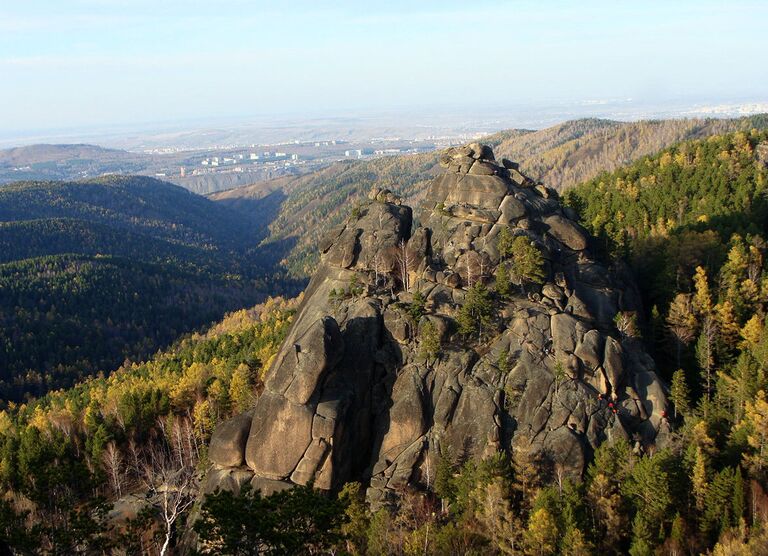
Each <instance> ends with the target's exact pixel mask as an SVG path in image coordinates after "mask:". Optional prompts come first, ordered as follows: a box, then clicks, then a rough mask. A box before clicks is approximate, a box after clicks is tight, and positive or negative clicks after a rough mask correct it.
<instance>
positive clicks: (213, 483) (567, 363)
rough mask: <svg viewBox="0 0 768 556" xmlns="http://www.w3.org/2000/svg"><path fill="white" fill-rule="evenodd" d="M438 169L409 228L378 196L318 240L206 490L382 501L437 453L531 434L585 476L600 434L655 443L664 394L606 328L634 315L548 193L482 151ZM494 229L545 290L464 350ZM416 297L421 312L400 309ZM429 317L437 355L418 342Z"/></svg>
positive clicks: (217, 438)
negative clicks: (465, 312)
mask: <svg viewBox="0 0 768 556" xmlns="http://www.w3.org/2000/svg"><path fill="white" fill-rule="evenodd" d="M441 164H442V165H443V167H444V168H445V170H446V171H445V172H444V173H443V174H442V175H440V176H438V177H437V178H436V179H435V180H434V182H433V184H432V186H431V188H430V190H429V193H428V195H427V198H426V200H425V202H424V204H423V206H422V208H421V211H420V215H419V216H420V218H419V219H420V222H421V225H420V226H419V227H416V228H415V229H412V227H413V216H412V212H411V209H410V208H409V207H406V206H404V205H402V203H401V202H400V200H399V199H398V198H397V197H396V196H395V195H394V194H392V193H391V192H390V191H386V190H383V191H382V190H374V191H372V192H371V195H370V196H369V199H368V201H367V202H366V203H365V204H364V205H363V206H362V207H361V208H360V209H359V210H356V211H354V212H353V215H352V216H351V217H350V218H349V219H348V220H347V222H345V223H344V224H343V225H342V226H340V227H339V228H337V229H335V230H333V231H332V232H331V233H330V234H329V235H328V237H326V238H325V239H323V240H322V241H321V242H320V243H319V248H320V250H321V252H322V262H321V265H320V267H319V269H318V271H317V273H316V274H315V276H314V277H313V278H312V280H311V282H310V284H309V286H308V288H307V291H306V293H305V298H304V301H303V304H302V306H301V307H300V308H299V310H298V312H297V315H296V317H295V321H294V324H293V326H292V328H291V331H290V332H289V335H288V337H287V338H286V340H285V341H284V343H283V345H282V346H281V349H280V352H279V353H278V355H277V357H276V358H275V361H274V363H273V365H272V368H271V369H270V370H269V378H268V380H267V381H266V385H265V391H264V393H263V394H262V395H261V396H260V397H259V398H258V400H257V401H256V404H255V406H254V408H253V410H252V412H250V413H249V414H245V415H243V416H239V417H236V418H235V419H233V420H231V421H229V422H226V423H224V424H222V425H221V426H220V427H219V428H218V429H217V430H216V432H215V433H214V437H213V440H212V442H211V449H210V459H211V461H212V462H213V466H212V469H211V471H210V472H209V474H208V478H207V482H206V486H205V489H206V490H212V489H214V488H216V487H217V486H218V487H221V488H230V489H238V488H240V486H241V485H242V484H243V483H244V482H245V481H251V482H252V484H253V485H254V486H255V487H256V488H259V489H262V490H263V491H267V492H273V491H275V490H279V489H281V488H287V487H289V486H290V485H292V484H306V483H308V482H310V481H312V482H313V483H314V485H315V486H316V487H319V488H322V489H336V488H339V487H340V486H341V485H342V484H343V483H344V482H347V481H350V480H359V481H362V482H364V483H365V484H367V485H368V497H369V499H370V500H371V501H372V502H373V503H375V504H378V503H385V502H388V501H392V500H395V499H396V493H397V492H398V489H400V488H402V487H404V486H406V485H418V484H424V483H425V482H426V481H427V477H428V466H429V465H430V462H432V465H434V461H435V459H434V458H435V457H436V455H437V454H438V453H440V452H441V451H443V452H450V453H452V454H454V455H456V456H458V457H483V456H485V455H488V454H491V453H494V452H497V451H503V450H511V449H514V446H515V444H516V443H517V442H520V441H522V440H523V439H525V442H526V443H530V444H531V445H532V446H533V447H534V449H536V450H538V451H540V452H541V453H542V454H543V456H544V459H545V460H546V461H549V462H550V463H552V464H553V465H559V466H560V467H561V468H562V469H565V470H566V471H567V472H569V473H571V474H573V475H577V476H578V475H580V474H581V473H582V472H583V471H584V469H585V466H586V464H587V463H588V461H589V459H590V457H591V455H592V453H593V451H594V449H595V448H596V447H597V446H598V445H599V444H600V443H601V442H604V441H605V440H607V439H611V438H619V437H622V438H631V439H632V440H633V441H634V442H635V443H636V445H637V447H638V448H639V449H642V447H643V446H648V445H651V444H654V443H659V442H663V440H664V437H665V433H666V431H667V427H668V425H667V423H666V418H665V416H666V403H667V402H666V398H665V389H664V387H663V385H662V384H661V383H660V381H659V380H658V378H657V377H656V374H655V371H654V365H653V361H652V360H651V359H650V358H649V357H648V355H647V354H646V353H645V352H644V351H643V348H642V346H641V345H640V343H639V342H638V341H637V340H635V339H633V338H624V337H622V336H621V335H620V334H619V332H618V331H617V329H616V328H615V326H614V318H615V316H616V315H617V313H619V312H626V311H629V312H631V311H635V310H637V308H638V307H637V296H636V294H635V293H634V288H633V286H632V283H631V281H630V280H629V279H627V277H626V274H625V272H623V271H622V270H621V269H612V268H608V267H606V266H605V265H604V264H602V263H600V262H599V261H597V260H596V259H595V258H594V257H593V256H592V255H591V252H590V249H589V237H588V235H587V234H586V232H585V231H584V230H583V229H582V228H581V227H580V226H579V225H578V224H577V223H576V222H575V221H574V220H573V219H572V216H573V214H572V213H571V212H570V211H566V210H564V209H563V208H562V206H561V205H560V203H559V200H558V197H557V194H556V193H555V192H554V191H553V190H551V189H548V188H546V187H544V186H543V185H541V184H536V183H534V182H533V181H532V180H531V179H529V178H528V177H526V176H524V175H523V174H521V173H520V172H519V170H518V167H517V165H516V164H515V163H513V162H511V161H508V160H503V161H502V163H501V164H497V163H496V162H495V160H494V156H493V152H492V151H491V149H490V148H488V147H487V146H483V145H478V144H472V145H469V146H466V147H461V148H455V149H449V150H448V151H446V152H445V153H444V154H443V155H442V157H441ZM504 228H508V229H509V230H510V231H511V234H512V235H513V236H524V237H525V238H526V239H527V240H529V242H530V243H531V244H532V245H534V246H536V247H537V248H538V249H539V250H540V252H541V253H542V255H543V257H544V267H545V268H544V271H545V274H546V280H545V283H543V284H540V285H531V284H528V285H527V286H526V285H524V284H521V283H519V282H517V287H516V293H515V294H513V295H512V296H511V297H509V298H508V299H506V300H503V301H502V300H500V299H497V301H496V320H495V324H494V327H493V328H492V330H491V331H490V333H489V334H488V335H487V336H486V338H484V339H483V341H482V342H481V343H478V342H477V341H472V342H467V341H466V340H465V339H463V338H460V337H459V336H458V334H457V333H456V326H455V320H454V319H455V317H456V314H457V311H458V310H459V308H460V307H461V306H462V304H463V303H464V297H465V294H466V291H467V289H468V288H469V286H470V285H471V284H473V283H478V282H484V283H487V284H488V285H489V286H491V287H492V286H493V282H494V278H493V277H494V275H495V272H496V269H497V268H498V266H499V265H500V264H503V262H502V261H501V257H500V253H499V241H498V238H499V234H500V233H501V230H502V229H504ZM523 286H525V287H523ZM417 291H418V292H420V294H421V297H422V298H423V299H425V300H426V302H425V308H424V314H423V315H421V316H419V315H415V316H414V314H413V311H410V310H409V309H410V308H411V307H412V304H413V301H414V297H413V296H414V293H415V292H417ZM417 317H418V318H417ZM428 325H431V326H429V330H430V331H435V333H436V335H437V336H438V337H439V338H440V341H441V347H440V350H439V354H437V355H435V354H434V353H431V354H430V353H426V352H425V350H424V349H422V344H423V342H424V341H425V338H424V336H425V332H424V330H425V329H426V328H427V327H428ZM501 361H504V362H505V363H504V364H503V365H502V364H501V363H500V362H501Z"/></svg>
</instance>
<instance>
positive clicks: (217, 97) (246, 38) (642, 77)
mask: <svg viewBox="0 0 768 556" xmlns="http://www.w3.org/2000/svg"><path fill="white" fill-rule="evenodd" d="M766 28H768V2H765V1H764V0H763V1H740V0H731V1H728V2H712V1H707V0H696V1H687V0H676V1H674V2H670V1H664V2H654V1H649V0H644V1H643V2H623V1H618V0H612V1H605V2H598V1H589V0H581V1H578V2H577V1H570V2H565V1H554V0H545V1H542V0H539V1H530V2H529V1H506V2H500V1H496V2H494V1H483V0H473V1H471V2H467V1H466V0H465V1H460V2H453V1H449V0H441V1H437V2H433V1H430V0H418V1H397V0H395V1H387V2H360V1H359V0H358V1H356V2H324V1H321V0H315V1H306V2H290V1H281V2H259V1H254V0H248V1H246V0H229V1H226V2H223V1H221V2H220V1H212V0H207V1H203V0H24V1H20V0H0V107H2V108H1V110H2V112H0V132H3V131H4V132H9V131H16V130H18V131H29V130H38V129H41V130H42V129H63V128H76V127H88V126H105V125H112V124H127V123H135V122H146V123H150V122H171V121H179V120H188V119H192V120H194V119H207V120H215V119H217V118H238V117H241V116H256V115H279V114H289V115H292V116H308V117H310V116H318V115H323V116H327V115H345V114H348V113H352V112H356V113H365V112H366V111H370V112H378V111H388V110H400V109H420V108H423V109H425V110H426V109H431V110H441V109H448V108H451V109H458V110H461V109H467V110H470V109H473V108H477V107H487V106H508V105H526V104H527V103H536V102H542V101H547V102H585V101H590V102H594V101H601V100H603V99H624V98H631V99H637V100H641V101H664V100H668V99H680V98H691V99H709V100H723V101H726V100H733V99H749V100H753V101H755V100H757V101H760V100H762V101H765V100H768V69H766V68H768V66H766V64H765V62H764V60H765V53H766V52H768V32H766Z"/></svg>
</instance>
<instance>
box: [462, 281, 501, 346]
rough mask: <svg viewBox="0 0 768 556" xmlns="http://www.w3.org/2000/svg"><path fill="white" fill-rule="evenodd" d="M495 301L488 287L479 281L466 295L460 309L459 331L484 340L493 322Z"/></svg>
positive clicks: (467, 335)
mask: <svg viewBox="0 0 768 556" xmlns="http://www.w3.org/2000/svg"><path fill="white" fill-rule="evenodd" d="M493 314H494V310H493V302H492V300H491V296H490V293H489V292H488V290H487V289H486V287H485V286H484V285H483V284H482V283H481V282H477V283H476V284H475V285H474V286H472V287H471V288H470V289H469V290H468V291H467V293H466V295H465V296H464V304H463V305H462V306H461V308H460V309H459V312H458V315H457V316H456V321H457V322H458V324H459V332H460V333H461V334H463V335H464V336H466V337H470V336H477V340H478V341H480V340H482V338H483V336H484V335H485V334H487V333H488V332H489V329H490V327H491V325H492V324H493Z"/></svg>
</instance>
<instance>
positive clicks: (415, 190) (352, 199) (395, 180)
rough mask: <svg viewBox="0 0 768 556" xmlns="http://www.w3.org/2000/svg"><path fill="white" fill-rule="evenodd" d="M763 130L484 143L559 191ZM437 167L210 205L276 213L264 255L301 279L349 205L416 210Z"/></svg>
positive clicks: (636, 127)
mask: <svg viewBox="0 0 768 556" xmlns="http://www.w3.org/2000/svg"><path fill="white" fill-rule="evenodd" d="M766 126H768V118H766V117H765V116H754V117H750V118H740V119H708V120H659V121H641V122H615V121H610V120H598V119H586V120H576V121H571V122H566V123H563V124H560V125H557V126H554V127H550V128H547V129H543V130H540V131H529V130H510V131H505V132H502V133H498V134H496V135H493V136H490V137H488V138H486V139H485V140H484V142H486V143H488V144H489V145H491V146H492V147H494V151H495V153H496V156H497V157H498V158H501V157H506V158H510V159H511V160H514V161H516V162H519V163H520V165H521V170H522V171H523V172H525V173H526V174H527V175H529V176H531V177H533V178H534V179H537V180H540V181H542V182H543V183H545V184H546V185H548V186H549V187H554V188H555V189H559V190H563V189H565V188H567V187H570V186H572V185H575V184H576V183H579V182H581V181H584V180H588V179H591V178H593V177H594V176H595V175H597V174H598V173H599V172H601V171H610V170H613V169H615V168H617V167H619V166H621V165H624V164H627V163H630V162H632V161H634V160H636V159H638V158H640V157H641V156H645V155H648V154H653V153H656V152H657V151H659V150H661V149H663V148H664V147H667V146H669V145H672V144H674V143H676V142H679V141H682V140H686V139H694V138H699V137H706V136H710V135H713V134H717V133H726V132H729V131H736V130H747V131H748V130H750V129H752V128H753V127H754V128H758V129H762V128H765V127H766ZM437 159H438V155H437V154H436V153H428V154H418V155H408V156H398V157H392V158H383V159H375V160H366V161H353V162H338V163H336V164H333V165H332V166H330V167H328V168H324V169H321V170H318V171H316V172H312V173H309V174H305V175H302V176H296V177H284V178H278V179H275V180H270V181H267V182H262V183H258V184H255V185H252V186H247V187H242V188H238V189H233V190H230V191H224V192H221V193H215V194H213V195H211V197H210V198H211V199H213V200H215V201H218V202H221V203H224V204H228V205H230V206H232V207H234V208H237V209H238V210H240V211H243V212H245V213H246V214H251V215H259V216H261V215H263V214H265V213H267V212H272V211H276V212H277V213H278V215H277V217H276V218H275V219H274V221H272V222H271V224H270V228H269V229H270V234H269V237H268V239H267V240H266V241H265V247H266V248H267V249H268V250H269V251H270V253H271V254H272V256H273V257H275V258H276V259H277V260H278V261H279V260H281V259H283V261H284V265H285V267H286V268H287V269H288V271H289V272H290V273H291V274H293V275H296V276H306V275H308V274H310V273H311V272H312V270H313V269H314V268H315V265H316V263H317V255H316V251H315V248H314V246H315V244H316V241H317V238H318V237H321V236H322V235H323V234H324V233H325V231H327V230H329V229H330V228H332V227H333V226H335V225H338V224H339V223H340V222H341V221H342V219H343V218H344V216H345V215H346V214H347V212H348V211H349V208H350V205H354V204H355V203H357V202H359V201H360V200H361V199H362V198H363V197H364V196H365V195H366V194H367V193H368V191H370V189H371V187H372V186H374V185H375V186H376V187H379V188H383V189H390V190H392V191H394V192H395V193H397V194H398V195H400V196H401V197H403V198H404V199H405V200H406V202H408V203H409V204H411V205H413V206H416V205H418V203H419V201H420V200H421V199H422V197H423V195H424V192H425V188H426V186H427V184H428V183H429V179H430V178H431V177H433V176H434V174H435V172H436V166H437ZM267 193H269V194H268V195H267ZM283 257H284V258H283Z"/></svg>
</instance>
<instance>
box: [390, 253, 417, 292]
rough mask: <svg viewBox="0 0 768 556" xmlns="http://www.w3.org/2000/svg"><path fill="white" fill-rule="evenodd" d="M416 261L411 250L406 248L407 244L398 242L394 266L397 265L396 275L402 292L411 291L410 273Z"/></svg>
mask: <svg viewBox="0 0 768 556" xmlns="http://www.w3.org/2000/svg"><path fill="white" fill-rule="evenodd" d="M417 263H418V259H417V257H416V254H415V253H414V252H413V250H412V249H410V248H409V247H408V242H407V241H405V240H400V243H398V244H397V247H396V248H395V264H396V265H397V274H398V279H399V280H400V283H401V284H402V286H403V290H404V291H407V292H408V291H411V281H410V280H411V279H410V273H411V271H412V270H415V268H416V264H417Z"/></svg>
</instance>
